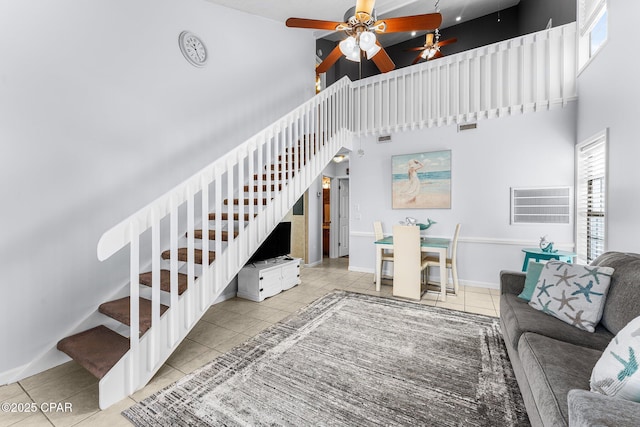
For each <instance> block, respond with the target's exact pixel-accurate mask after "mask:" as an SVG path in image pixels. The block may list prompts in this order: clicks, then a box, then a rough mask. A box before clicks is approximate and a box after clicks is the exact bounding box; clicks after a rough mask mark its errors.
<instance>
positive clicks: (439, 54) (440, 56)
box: [429, 51, 444, 60]
mask: <svg viewBox="0 0 640 427" xmlns="http://www.w3.org/2000/svg"><path fill="white" fill-rule="evenodd" d="M443 56H444V55H443V54H442V53H441V52H440V51H437V52H436V54H435V55H433V56H432V57H431V58H429V60H431V59H437V58H442V57H443Z"/></svg>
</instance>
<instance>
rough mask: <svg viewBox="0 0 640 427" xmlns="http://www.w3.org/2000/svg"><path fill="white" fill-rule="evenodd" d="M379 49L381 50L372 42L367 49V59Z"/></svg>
mask: <svg viewBox="0 0 640 427" xmlns="http://www.w3.org/2000/svg"><path fill="white" fill-rule="evenodd" d="M381 50H382V48H381V47H380V46H378V45H377V44H374V45H373V47H372V48H371V49H368V50H367V59H371V58H373V57H374V56H376V54H377V53H378V52H380V51H381Z"/></svg>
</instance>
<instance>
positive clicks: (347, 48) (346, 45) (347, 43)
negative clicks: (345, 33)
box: [338, 36, 360, 58]
mask: <svg viewBox="0 0 640 427" xmlns="http://www.w3.org/2000/svg"><path fill="white" fill-rule="evenodd" d="M338 46H340V52H342V54H343V55H344V56H346V57H347V58H348V57H349V55H353V53H354V52H358V50H359V49H358V44H357V42H356V39H355V37H351V36H350V37H347V38H346V39H344V40H342V41H341V42H340V44H339V45H338ZM358 56H360V55H358Z"/></svg>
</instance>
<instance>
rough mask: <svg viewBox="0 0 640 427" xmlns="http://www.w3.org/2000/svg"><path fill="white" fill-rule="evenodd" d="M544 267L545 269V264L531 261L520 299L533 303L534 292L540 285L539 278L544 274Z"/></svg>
mask: <svg viewBox="0 0 640 427" xmlns="http://www.w3.org/2000/svg"><path fill="white" fill-rule="evenodd" d="M542 267H544V264H543V263H541V262H535V261H529V266H528V267H527V277H526V278H525V279H524V289H523V290H522V292H521V293H520V295H518V298H522V299H523V300H525V301H531V295H533V291H534V290H535V289H536V285H537V284H538V278H539V277H540V273H542Z"/></svg>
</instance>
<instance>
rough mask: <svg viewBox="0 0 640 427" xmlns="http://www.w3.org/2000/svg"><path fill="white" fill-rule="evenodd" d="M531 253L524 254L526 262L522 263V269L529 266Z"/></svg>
mask: <svg viewBox="0 0 640 427" xmlns="http://www.w3.org/2000/svg"><path fill="white" fill-rule="evenodd" d="M529 258H530V257H529V254H525V255H524V264H522V271H527V267H529Z"/></svg>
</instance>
